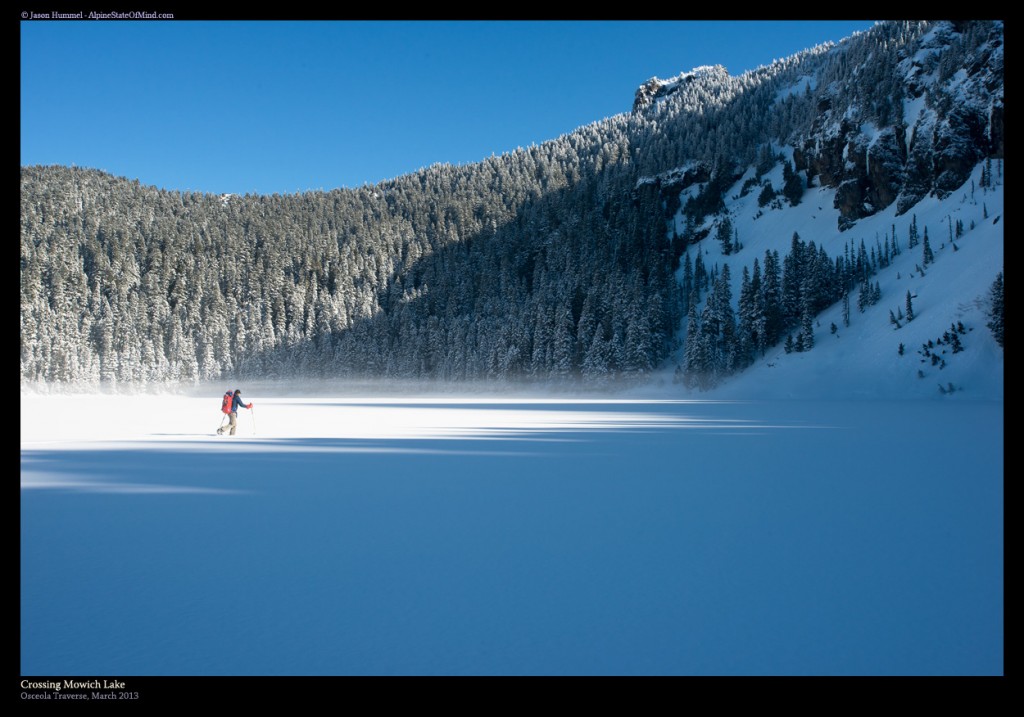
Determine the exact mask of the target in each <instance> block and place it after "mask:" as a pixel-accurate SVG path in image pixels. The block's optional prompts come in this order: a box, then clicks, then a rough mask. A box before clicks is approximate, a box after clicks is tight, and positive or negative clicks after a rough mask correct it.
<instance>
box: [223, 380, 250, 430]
mask: <svg viewBox="0 0 1024 717" xmlns="http://www.w3.org/2000/svg"><path fill="white" fill-rule="evenodd" d="M239 407H241V408H252V404H251V403H249V404H245V403H242V389H240V388H236V389H235V395H234V398H233V399H232V401H231V413H229V414H228V418H230V419H231V423H230V425H231V435H232V436H233V435H235V428H237V427H238V409H239Z"/></svg>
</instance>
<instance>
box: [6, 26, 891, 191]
mask: <svg viewBox="0 0 1024 717" xmlns="http://www.w3.org/2000/svg"><path fill="white" fill-rule="evenodd" d="M871 25H872V23H871V22H869V21H863V20H862V21H849V22H831V21H830V22H817V21H816V22H808V21H801V22H768V21H742V22H740V21H723V22H711V21H685V22H675V21H672V22H669V21H653V22H647V21H644V22H638V21H626V22H604V21H587V22H575V21H574V22H568V21H562V22H519V21H500V22H498V21H477V22H465V21H456V22H447V21H445V22H440V21H438V22H435V21H416V22H365V21H330V22H295V21H289V22H270V21H254V22H226V21H210V22H205V21H204V22H195V21H188V22H180V21H175V22H96V21H81V22H74V21H72V22H46V21H27V22H23V23H22V24H21V164H22V165H33V164H65V165H70V164H75V165H78V166H83V167H94V168H98V169H104V170H106V171H108V172H111V173H112V174H116V175H120V176H127V177H129V178H132V179H136V178H137V179H139V181H141V182H142V183H144V184H155V185H157V186H160V187H164V188H167V189H192V190H197V191H204V192H216V193H220V192H238V193H244V192H259V193H272V192H281V193H285V192H295V191H302V190H306V189H319V188H323V189H332V188H335V187H341V186H349V187H352V186H358V185H361V184H363V183H366V182H369V183H376V182H378V181H380V180H383V179H389V178H391V177H395V176H398V175H401V174H406V173H408V172H412V171H415V170H416V169H419V168H420V167H423V166H427V165H429V164H433V163H435V162H449V163H453V164H461V163H467V162H475V161H478V160H481V159H483V158H485V157H488V156H490V155H491V154H501V153H502V152H506V151H510V150H513V149H515V148H516V147H518V146H528V145H530V144H531V143H540V142H543V141H544V140H547V139H552V138H554V137H557V136H558V135H560V134H564V133H566V132H569V131H571V130H573V129H574V128H576V127H578V126H580V125H584V124H588V123H590V122H593V121H595V120H599V119H602V118H604V117H608V116H611V115H614V114H618V113H620V112H626V111H628V110H629V109H630V107H631V105H632V101H633V93H634V91H635V90H636V87H637V86H638V85H639V84H640V83H642V82H643V81H644V80H646V79H648V78H649V77H652V76H655V75H657V76H659V77H671V76H674V75H676V74H678V73H680V72H683V71H686V70H689V69H691V68H693V67H695V66H698V65H711V64H722V65H725V67H726V68H727V69H728V70H729V72H730V73H732V74H740V73H742V72H744V71H746V70H749V69H753V68H755V67H757V66H759V65H762V64H767V63H769V62H771V61H772V60H774V59H776V58H780V57H786V56H788V55H791V54H793V53H795V52H798V51H799V50H802V49H805V48H808V47H812V46H814V45H816V44H819V43H821V42H824V41H826V40H833V41H838V40H840V39H841V38H843V37H846V36H848V35H850V34H851V33H852V32H854V31H857V30H866V29H868V28H869V27H871Z"/></svg>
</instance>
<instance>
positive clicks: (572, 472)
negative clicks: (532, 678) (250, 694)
mask: <svg viewBox="0 0 1024 717" xmlns="http://www.w3.org/2000/svg"><path fill="white" fill-rule="evenodd" d="M246 400H252V401H255V408H256V410H255V421H254V420H253V416H252V415H250V414H249V413H248V412H245V411H243V412H242V415H240V416H239V423H240V430H239V434H238V435H237V436H235V437H234V438H228V437H218V436H216V435H214V429H216V427H217V421H218V419H219V417H220V416H219V414H218V412H217V404H219V398H218V397H217V396H213V397H212V398H211V397H208V398H205V399H198V398H189V397H174V396H171V397H167V396H151V397H138V396H136V397H129V396H70V397H55V396H49V397H43V396H26V395H23V396H22V415H21V422H22V436H21V462H22V465H21V487H22V490H21V535H22V543H21V673H22V674H23V675H68V676H80V675H111V676H124V675H321V674H322V675H357V674H373V675H390V674H418V675H419V674H446V675H450V674H692V675H704V674H715V675H717V674H754V675H759V674H872V675H873V674H1001V673H1002V672H1003V449H1004V446H1003V404H1002V403H1001V402H970V401H963V400H960V401H952V400H951V401H942V400H933V401H906V402H880V401H871V402H857V401H835V402H805V401H765V402H692V401H614V400H576V399H564V400H563V399H538V400H532V399H523V398H518V399H488V398H480V397H476V398H469V399H458V398H450V397H449V398H421V399H410V398H316V399H309V398H261V397H260V396H258V395H253V396H246Z"/></svg>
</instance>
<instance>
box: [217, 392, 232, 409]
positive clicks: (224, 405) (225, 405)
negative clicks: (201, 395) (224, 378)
mask: <svg viewBox="0 0 1024 717" xmlns="http://www.w3.org/2000/svg"><path fill="white" fill-rule="evenodd" d="M234 400H235V394H234V392H232V391H228V392H227V393H225V394H224V400H222V401H221V402H220V410H221V413H231V404H232V403H233V402H234Z"/></svg>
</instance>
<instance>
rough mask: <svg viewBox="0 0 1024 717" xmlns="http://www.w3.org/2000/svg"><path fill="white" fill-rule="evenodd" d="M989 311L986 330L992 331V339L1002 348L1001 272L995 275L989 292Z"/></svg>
mask: <svg viewBox="0 0 1024 717" xmlns="http://www.w3.org/2000/svg"><path fill="white" fill-rule="evenodd" d="M989 303H990V307H989V311H988V317H989V320H988V324H987V326H988V328H989V330H991V331H992V337H993V338H994V339H995V340H996V343H997V344H999V345H1000V346H1001V347H1002V346H1003V272H999V274H998V275H996V280H995V281H994V282H992V288H991V289H990V290H989Z"/></svg>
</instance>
